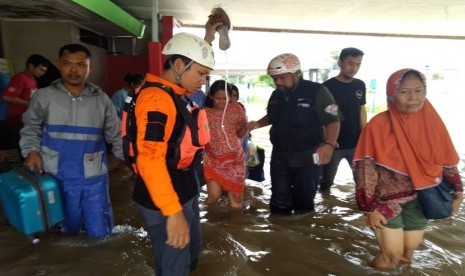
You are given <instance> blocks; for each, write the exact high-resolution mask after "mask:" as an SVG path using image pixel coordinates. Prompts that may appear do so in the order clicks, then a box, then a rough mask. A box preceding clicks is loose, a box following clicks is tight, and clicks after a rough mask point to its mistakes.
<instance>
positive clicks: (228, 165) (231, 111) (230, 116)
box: [203, 80, 246, 208]
mask: <svg viewBox="0 0 465 276" xmlns="http://www.w3.org/2000/svg"><path fill="white" fill-rule="evenodd" d="M231 93H232V90H231V86H230V85H229V84H227V83H226V82H225V81H224V80H218V81H215V82H214V83H213V84H212V85H211V87H210V91H209V92H208V95H207V99H206V101H205V107H206V111H207V117H208V124H209V127H210V132H211V140H210V143H209V144H207V145H206V146H205V159H204V161H203V169H204V173H205V180H206V182H207V190H208V197H207V200H206V203H207V204H209V205H211V204H215V203H217V202H218V200H219V198H220V197H221V194H222V192H223V191H227V192H228V197H229V201H230V205H231V207H233V208H241V207H242V194H243V192H244V183H245V155H244V151H243V150H242V138H243V137H244V135H245V133H246V132H245V128H243V126H244V125H245V123H246V120H245V111H244V109H243V107H242V106H241V105H240V104H239V103H230V102H229V98H230V97H231Z"/></svg>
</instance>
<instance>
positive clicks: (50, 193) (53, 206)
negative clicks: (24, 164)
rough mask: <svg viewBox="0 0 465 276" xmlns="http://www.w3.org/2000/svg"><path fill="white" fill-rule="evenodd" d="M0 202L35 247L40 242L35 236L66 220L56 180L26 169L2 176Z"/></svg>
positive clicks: (8, 217) (0, 177) (8, 216)
mask: <svg viewBox="0 0 465 276" xmlns="http://www.w3.org/2000/svg"><path fill="white" fill-rule="evenodd" d="M0 202H1V204H2V208H3V211H4V213H5V216H6V218H7V219H8V220H9V222H10V224H11V225H13V226H14V227H15V228H16V229H17V230H18V231H20V232H21V233H23V234H24V235H26V236H27V237H28V238H29V239H31V241H32V242H33V243H37V242H38V241H39V240H38V239H37V238H35V235H37V234H40V233H44V232H45V231H47V230H49V229H52V228H53V227H54V226H56V225H57V224H58V223H60V222H61V221H62V220H63V219H64V212H63V205H62V199H61V192H60V189H59V187H58V183H57V182H56V180H55V179H54V178H53V177H51V176H50V175H46V174H45V175H40V174H38V173H34V172H31V171H30V170H28V169H26V168H18V169H14V170H11V171H8V172H5V173H2V174H0Z"/></svg>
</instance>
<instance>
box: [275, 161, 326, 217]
mask: <svg viewBox="0 0 465 276" xmlns="http://www.w3.org/2000/svg"><path fill="white" fill-rule="evenodd" d="M320 173H321V169H320V168H319V167H318V166H316V165H313V164H310V165H304V166H300V167H290V166H288V165H284V164H280V163H277V162H273V161H271V164H270V176H271V200H270V212H271V213H274V214H284V215H286V214H291V213H292V211H297V212H298V211H313V210H314V202H313V200H314V199H315V194H316V189H317V187H318V181H319V178H320Z"/></svg>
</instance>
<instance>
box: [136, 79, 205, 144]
mask: <svg viewBox="0 0 465 276" xmlns="http://www.w3.org/2000/svg"><path fill="white" fill-rule="evenodd" d="M148 87H158V88H161V89H163V90H164V91H165V92H166V93H168V94H169V95H170V96H171V98H173V101H174V104H175V105H176V110H177V111H179V112H180V113H181V115H182V118H183V119H184V122H186V124H187V125H188V126H189V128H190V129H191V132H192V137H193V138H194V137H197V132H198V130H199V128H198V126H197V123H196V122H195V119H194V117H192V114H191V113H190V112H189V110H188V109H187V108H186V105H191V106H192V107H193V102H192V101H191V100H190V99H189V98H188V97H186V99H187V102H185V101H183V100H182V99H181V97H179V96H176V95H175V93H174V91H173V89H172V88H171V87H169V86H166V85H163V84H161V83H159V82H145V84H144V86H142V88H141V89H140V91H142V90H143V89H145V88H148ZM139 93H140V92H139Z"/></svg>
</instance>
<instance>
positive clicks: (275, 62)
mask: <svg viewBox="0 0 465 276" xmlns="http://www.w3.org/2000/svg"><path fill="white" fill-rule="evenodd" d="M297 71H300V61H299V59H298V58H297V57H296V56H295V55H293V54H289V53H285V54H281V55H279V56H276V57H274V58H273V59H272V60H271V61H270V63H269V64H268V69H267V73H268V75H270V76H275V75H280V74H284V73H295V72H297Z"/></svg>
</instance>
